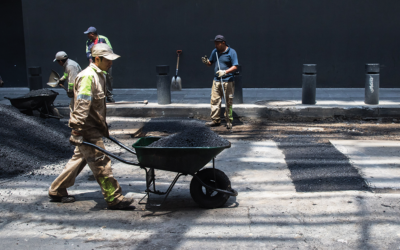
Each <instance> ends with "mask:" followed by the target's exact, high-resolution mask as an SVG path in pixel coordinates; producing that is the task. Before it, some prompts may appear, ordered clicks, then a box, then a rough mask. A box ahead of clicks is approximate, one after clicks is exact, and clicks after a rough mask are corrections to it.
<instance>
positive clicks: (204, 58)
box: [201, 56, 210, 65]
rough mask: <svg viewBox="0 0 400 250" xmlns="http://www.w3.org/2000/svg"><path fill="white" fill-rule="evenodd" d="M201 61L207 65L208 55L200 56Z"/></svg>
mask: <svg viewBox="0 0 400 250" xmlns="http://www.w3.org/2000/svg"><path fill="white" fill-rule="evenodd" d="M201 61H202V62H203V63H204V64H206V65H208V63H209V62H210V60H208V57H207V56H204V57H202V58H201Z"/></svg>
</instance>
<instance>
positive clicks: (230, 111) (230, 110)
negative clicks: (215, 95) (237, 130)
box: [228, 106, 233, 121]
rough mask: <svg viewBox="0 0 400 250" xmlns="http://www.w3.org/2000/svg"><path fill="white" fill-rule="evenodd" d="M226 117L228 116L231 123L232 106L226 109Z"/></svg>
mask: <svg viewBox="0 0 400 250" xmlns="http://www.w3.org/2000/svg"><path fill="white" fill-rule="evenodd" d="M228 113H229V114H228V116H229V120H231V121H233V110H232V106H230V107H229V108H228Z"/></svg>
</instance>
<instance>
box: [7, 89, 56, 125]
mask: <svg viewBox="0 0 400 250" xmlns="http://www.w3.org/2000/svg"><path fill="white" fill-rule="evenodd" d="M51 92H52V94H50V95H40V96H30V97H23V96H22V97H17V98H9V97H4V98H5V99H8V100H10V102H11V105H13V106H14V107H16V108H17V109H19V110H20V111H21V112H22V113H24V114H27V115H32V114H33V112H32V111H33V110H37V111H39V112H40V116H41V117H44V118H56V119H60V118H62V116H61V115H60V113H59V112H58V110H57V109H56V108H55V107H54V106H53V102H54V100H55V99H56V97H57V95H58V93H57V92H55V91H53V90H51Z"/></svg>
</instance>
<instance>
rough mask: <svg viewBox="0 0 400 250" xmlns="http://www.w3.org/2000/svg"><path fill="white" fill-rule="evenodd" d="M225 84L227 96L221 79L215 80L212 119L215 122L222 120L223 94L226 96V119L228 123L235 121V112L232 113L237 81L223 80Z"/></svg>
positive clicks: (212, 97)
mask: <svg viewBox="0 0 400 250" xmlns="http://www.w3.org/2000/svg"><path fill="white" fill-rule="evenodd" d="M222 83H223V85H224V90H225V96H224V95H223V92H222V87H221V81H216V80H214V81H213V86H212V89H211V119H212V120H213V122H215V123H220V122H221V118H220V117H221V101H222V98H221V97H222V96H224V98H225V100H226V104H227V105H228V106H227V107H225V121H226V122H227V123H228V122H230V123H232V122H233V114H232V104H233V93H235V82H222Z"/></svg>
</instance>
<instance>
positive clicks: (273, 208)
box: [0, 136, 400, 249]
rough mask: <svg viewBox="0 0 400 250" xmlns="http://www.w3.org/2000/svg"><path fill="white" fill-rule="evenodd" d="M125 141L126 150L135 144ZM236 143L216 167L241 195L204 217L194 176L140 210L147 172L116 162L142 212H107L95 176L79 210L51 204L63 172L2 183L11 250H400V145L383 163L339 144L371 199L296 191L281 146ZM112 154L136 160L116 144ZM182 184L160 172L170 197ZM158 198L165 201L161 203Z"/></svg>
mask: <svg viewBox="0 0 400 250" xmlns="http://www.w3.org/2000/svg"><path fill="white" fill-rule="evenodd" d="M120 139H121V141H122V142H123V143H125V144H126V145H130V144H132V143H133V142H134V141H135V140H136V139H134V138H130V137H129V136H125V137H124V136H121V137H120ZM231 142H232V148H230V149H226V150H225V151H223V152H222V153H221V154H220V155H219V156H218V157H217V158H216V168H218V169H220V170H222V171H224V172H225V173H226V175H227V176H228V177H229V178H230V180H231V183H232V187H233V188H234V189H236V190H237V191H238V192H239V195H238V196H237V197H231V198H230V199H229V200H228V202H227V203H226V205H225V206H224V207H223V208H219V209H201V208H198V206H197V204H196V203H194V201H193V200H192V198H191V196H190V192H189V184H190V180H191V177H190V176H186V177H181V179H180V180H179V181H178V182H177V184H176V186H175V188H174V189H173V191H172V192H171V194H170V197H168V199H167V202H166V203H165V204H164V205H163V207H161V208H151V207H147V208H146V206H145V205H139V204H138V201H139V200H140V199H141V198H142V197H143V196H144V190H145V179H144V177H145V175H144V171H143V170H141V169H140V168H138V167H135V166H128V165H126V164H123V163H119V162H116V161H113V171H114V176H115V177H116V178H117V179H118V181H119V182H120V184H121V186H122V190H123V193H124V194H126V196H128V197H134V198H135V206H136V210H134V211H110V210H107V209H106V204H105V202H104V200H103V199H102V195H101V192H100V188H99V187H98V184H97V183H96V182H95V181H94V179H93V178H92V175H91V172H90V170H89V168H88V167H86V168H85V169H84V170H83V172H82V173H81V175H80V176H79V177H78V178H77V181H76V183H75V185H74V187H72V188H71V189H69V191H70V194H72V195H75V196H76V198H77V202H75V203H72V204H60V203H51V202H49V200H48V198H47V189H48V187H49V185H50V183H51V182H52V181H53V180H54V178H55V177H56V176H57V175H58V173H59V172H60V171H61V169H62V166H59V167H57V168H56V169H55V170H54V171H53V172H52V173H51V174H48V173H47V172H46V173H47V174H44V175H40V174H41V170H39V171H35V174H34V175H30V176H21V177H18V178H14V179H10V180H4V179H2V180H1V181H0V201H1V206H0V240H1V242H2V248H4V249H18V248H32V249H33V248H40V249H94V248H104V249H110V248H121V249H226V248H230V249H243V248H255V249H399V247H400V241H399V237H400V228H399V221H400V220H399V215H400V211H399V208H400V205H399V201H398V199H399V197H400V193H399V192H397V191H396V188H397V186H393V187H392V186H385V185H383V186H382V185H381V183H383V182H390V181H394V183H395V182H396V180H397V178H398V176H393V174H394V172H391V171H389V172H385V164H387V166H391V168H392V169H393V165H390V164H393V163H396V161H397V159H398V158H397V157H398V156H397V155H396V154H394V153H393V152H394V151H395V150H397V149H398V150H397V152H398V151H399V150H400V145H399V144H397V143H395V142H392V143H390V142H389V144H390V147H391V151H390V152H389V153H387V154H386V155H384V154H382V153H381V154H380V157H376V155H375V156H373V155H372V152H375V154H376V152H379V150H381V149H382V147H384V146H385V145H384V144H382V143H381V144H379V143H376V144H367V143H366V142H364V144H361V143H353V144H351V143H349V142H347V144H346V142H343V141H342V142H338V141H332V144H333V145H334V146H336V147H337V148H338V150H339V151H340V152H342V153H344V154H345V155H346V154H349V156H348V157H349V159H350V162H351V163H352V164H354V165H355V167H356V168H358V169H361V170H360V174H361V176H363V177H364V178H366V180H367V182H368V183H369V184H370V186H371V187H373V188H374V189H373V190H372V191H331V192H296V188H295V186H294V185H293V182H292V180H291V176H290V175H291V174H290V171H289V169H288V167H287V165H286V161H285V155H284V154H283V152H282V151H281V150H280V149H279V147H278V145H277V143H276V142H274V141H260V142H250V141H241V140H231ZM349 145H350V146H349ZM357 145H359V147H357ZM368 145H369V146H368ZM371 145H372V146H371ZM106 147H107V148H108V149H110V150H111V151H112V152H114V153H117V154H120V156H121V157H123V158H127V159H130V160H136V157H133V156H132V155H130V154H128V153H125V152H124V150H122V149H120V148H117V147H116V146H111V144H110V143H107V144H106ZM367 147H369V149H368V150H365V148H367ZM373 147H375V149H374V148H373ZM345 149H352V151H351V150H348V152H346V150H345ZM362 149H363V151H362ZM361 151H362V153H363V154H364V155H366V156H367V155H368V154H370V157H368V161H367V162H362V161H361V160H360V159H359V158H357V156H359V155H360V154H361V153H360V152H361ZM355 152H358V153H355ZM380 152H385V151H382V150H381V151H380ZM382 160H383V161H382ZM366 164H367V165H368V166H367V168H370V169H371V168H373V167H374V166H377V165H379V168H380V169H381V170H382V169H383V170H382V171H379V174H377V177H379V178H378V182H377V183H374V182H373V180H372V179H374V178H373V177H374V176H371V174H374V173H376V172H374V171H372V172H371V171H368V172H367V171H363V170H362V168H363V167H365V165H366ZM211 166H212V165H211V164H209V165H208V166H207V167H211ZM43 173H44V172H43ZM365 174H367V175H369V176H368V178H367V177H366V175H365ZM174 176H175V174H174V173H169V172H163V171H156V178H157V189H159V190H161V191H164V190H166V189H167V187H168V185H169V184H170V182H171V181H172V179H173V177H174ZM393 188H394V189H393ZM388 189H390V192H388ZM151 199H152V202H153V203H157V202H161V201H162V199H161V197H155V196H154V195H153V196H151ZM144 201H147V199H146V198H145V199H144Z"/></svg>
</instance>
